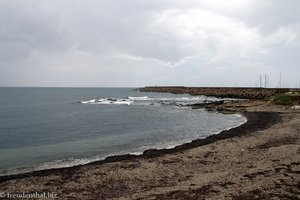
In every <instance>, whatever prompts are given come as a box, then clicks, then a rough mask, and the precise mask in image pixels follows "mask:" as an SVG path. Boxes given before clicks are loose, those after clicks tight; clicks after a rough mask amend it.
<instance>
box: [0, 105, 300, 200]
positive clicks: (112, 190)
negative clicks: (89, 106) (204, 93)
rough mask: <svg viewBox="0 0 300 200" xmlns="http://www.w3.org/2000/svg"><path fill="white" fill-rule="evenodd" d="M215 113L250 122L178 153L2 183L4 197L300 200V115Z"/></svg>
mask: <svg viewBox="0 0 300 200" xmlns="http://www.w3.org/2000/svg"><path fill="white" fill-rule="evenodd" d="M210 109H218V110H224V109H225V110H231V111H235V112H244V114H245V116H246V117H248V119H249V121H248V122H247V123H246V124H244V125H242V126H240V127H238V128H235V129H232V130H230V131H224V132H222V133H221V134H220V135H216V136H212V137H210V138H208V139H206V140H198V141H196V142H194V143H191V144H188V145H183V146H182V147H179V148H177V149H173V150H171V151H148V152H146V153H145V155H142V156H132V157H130V156H123V157H116V158H111V159H108V160H106V161H102V162H96V163H91V164H88V165H83V166H77V167H72V168H65V169H54V170H45V171H40V172H33V173H27V174H23V175H17V176H6V177H0V192H27V193H33V192H39V193H41V192H52V193H57V194H58V196H59V198H60V199H241V200H246V199H300V111H299V110H292V109H290V107H284V106H275V105H270V104H268V103H265V102H261V101H243V102H237V103H227V104H223V105H217V106H216V105H214V106H211V108H210ZM196 146H198V147H196Z"/></svg>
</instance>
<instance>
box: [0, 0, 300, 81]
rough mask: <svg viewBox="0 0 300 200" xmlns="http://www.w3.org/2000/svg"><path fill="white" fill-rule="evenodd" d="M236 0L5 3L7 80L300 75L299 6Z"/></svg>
mask: <svg viewBox="0 0 300 200" xmlns="http://www.w3.org/2000/svg"><path fill="white" fill-rule="evenodd" d="M238 2H239V3H237V1H235V0H228V1H226V4H224V3H223V4H222V3H220V1H216V0H211V1H192V0H186V1H174V0H163V1H150V0H145V1H139V0H128V1H111V0H103V1H96V0H91V1H83V0H74V1H66V0H62V1H50V0H46V1H38V0H28V1H18V0H15V1H8V0H2V1H0V43H1V46H0V85H16V84H17V85H44V86H45V85H56V86H59V85H61V86H64V85H67V86H72V85H77V86H80V85H84V86H88V85H93V86H95V85H105V86H108V85H114V86H116V84H117V85H130V86H131V85H144V84H147V83H148V84H151V83H152V84H155V85H158V84H176V85H180V83H183V84H194V85H197V84H202V85H205V84H207V85H211V84H215V85H230V84H231V85H232V84H235V82H238V81H234V82H232V81H231V80H232V79H230V78H229V79H227V78H224V77H226V75H228V76H229V77H230V75H231V74H232V73H235V74H236V77H234V80H238V79H239V76H240V82H242V83H243V84H244V85H247V82H248V85H251V86H252V85H253V83H252V82H253V81H252V80H254V79H256V77H257V76H258V75H259V74H260V73H264V72H265V73H267V72H268V73H270V74H273V75H274V76H275V75H276V73H277V71H278V70H284V71H290V72H291V74H297V73H298V74H299V68H298V67H297V66H298V64H299V62H300V61H299V58H298V57H297V56H292V55H294V53H295V52H297V51H299V50H300V49H299V48H300V47H299V46H297V45H296V44H298V41H299V40H300V39H299V38H300V37H299V34H300V26H299V24H300V18H299V14H298V13H300V10H299V9H300V4H299V2H298V1H297V0H287V1H279V0H275V1H271V0H266V1H259V0H240V1H238ZM235 6H236V7H235ZM280 30H283V31H281V32H280ZM288 43H290V44H291V45H287V44H288ZM293 44H295V45H293ZM280 63H281V64H280ZM285 64H286V65H285ZM245 70H252V71H251V73H244V71H245ZM228 71H229V72H228ZM16 72H18V73H19V75H18V76H17V75H16ZM116 72H117V73H116ZM95 74H97V75H95ZM166 74H168V75H166ZM247 74H252V75H251V77H249V78H248V77H246V76H247ZM183 75H184V76H183ZM66 77H68V78H66ZM107 77H111V78H107ZM207 77H210V78H207ZM245 77H246V78H245ZM183 79H184V80H183ZM199 79H201V80H199ZM67 80H70V81H69V82H67ZM71 80H72V81H71ZM114 80H117V81H115V82H114ZM245 80H247V81H245ZM295 81H298V80H297V78H296V77H293V78H292V79H291V82H295ZM274 84H275V83H274ZM291 84H292V83H291Z"/></svg>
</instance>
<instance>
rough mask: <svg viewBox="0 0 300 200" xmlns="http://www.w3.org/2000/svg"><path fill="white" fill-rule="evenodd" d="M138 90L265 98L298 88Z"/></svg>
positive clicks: (174, 87)
mask: <svg viewBox="0 0 300 200" xmlns="http://www.w3.org/2000/svg"><path fill="white" fill-rule="evenodd" d="M137 90H138V91H140V92H160V93H172V94H190V95H206V96H215V97H221V98H241V99H265V98H269V97H271V96H273V95H275V94H282V93H285V92H289V91H295V90H296V91H299V89H287V88H251V87H248V88H247V87H243V88H242V87H183V86H147V87H142V88H138V89H137Z"/></svg>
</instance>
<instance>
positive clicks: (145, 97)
mask: <svg viewBox="0 0 300 200" xmlns="http://www.w3.org/2000/svg"><path fill="white" fill-rule="evenodd" d="M127 98H128V99H130V100H133V101H140V100H142V101H145V100H152V99H153V98H149V97H147V96H144V97H127Z"/></svg>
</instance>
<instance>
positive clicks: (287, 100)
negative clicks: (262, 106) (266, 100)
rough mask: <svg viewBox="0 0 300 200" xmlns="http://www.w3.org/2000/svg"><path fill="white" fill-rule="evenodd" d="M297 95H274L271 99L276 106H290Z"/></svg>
mask: <svg viewBox="0 0 300 200" xmlns="http://www.w3.org/2000/svg"><path fill="white" fill-rule="evenodd" d="M298 95H299V94H289V93H285V94H276V95H274V96H273V98H272V102H273V103H274V104H276V105H292V104H293V102H294V99H295V97H297V96H298Z"/></svg>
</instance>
